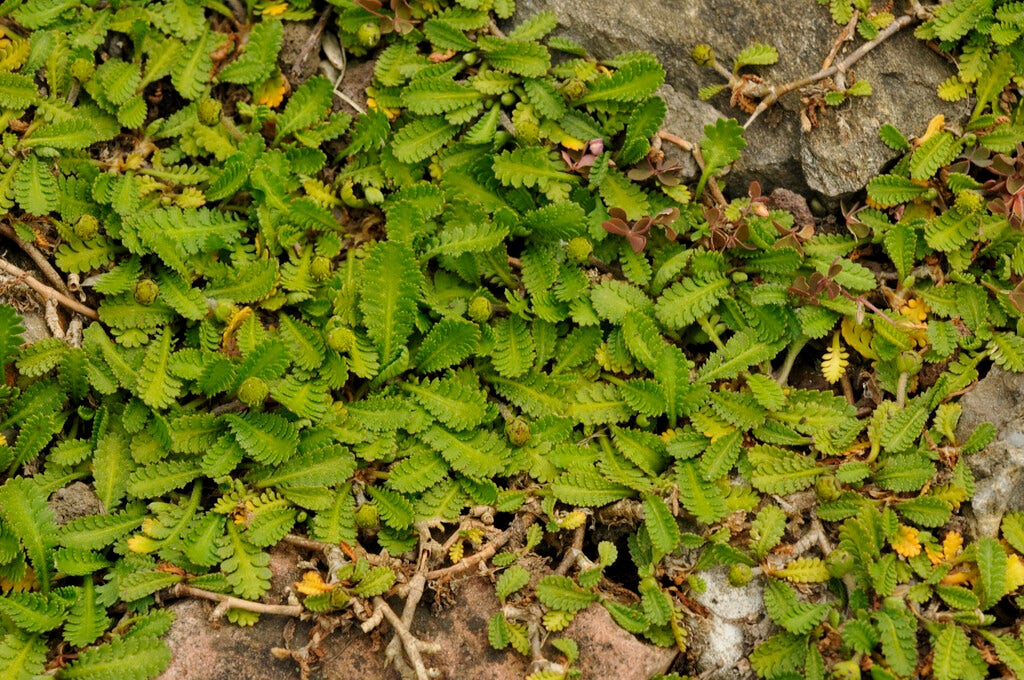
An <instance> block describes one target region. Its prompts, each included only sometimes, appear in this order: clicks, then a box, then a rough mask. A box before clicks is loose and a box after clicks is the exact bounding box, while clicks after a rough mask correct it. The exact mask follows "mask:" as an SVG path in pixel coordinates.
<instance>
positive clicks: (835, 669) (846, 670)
mask: <svg viewBox="0 0 1024 680" xmlns="http://www.w3.org/2000/svg"><path fill="white" fill-rule="evenodd" d="M829 680H860V664H859V663H857V662H856V661H854V660H853V659H848V660H846V661H840V662H839V663H837V664H833V666H832V673H831V674H830V675H829Z"/></svg>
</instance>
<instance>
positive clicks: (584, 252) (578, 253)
mask: <svg viewBox="0 0 1024 680" xmlns="http://www.w3.org/2000/svg"><path fill="white" fill-rule="evenodd" d="M592 252H594V245H593V244H592V243H591V242H590V239H588V238H584V237H582V236H577V237H576V238H573V239H569V242H568V243H566V244H565V254H566V255H568V256H569V259H571V260H572V261H573V262H579V263H580V264H582V263H584V262H587V261H588V260H589V259H590V254H591V253H592Z"/></svg>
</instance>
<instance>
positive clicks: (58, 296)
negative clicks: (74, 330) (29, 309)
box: [0, 258, 100, 321]
mask: <svg viewBox="0 0 1024 680" xmlns="http://www.w3.org/2000/svg"><path fill="white" fill-rule="evenodd" d="M0 271H2V272H4V273H5V274H9V275H11V276H14V277H16V278H18V279H19V280H20V281H22V282H24V283H25V285H27V286H28V287H30V288H31V289H32V290H34V291H36V292H37V293H39V294H40V295H42V296H43V299H44V300H50V299H53V300H56V301H57V302H59V303H60V304H62V305H64V306H65V307H67V308H68V309H70V310H72V311H74V312H78V313H79V314H81V315H82V316H84V317H87V318H89V319H92V320H93V321H97V320H99V318H100V317H99V314H97V313H96V310H94V309H92V308H91V307H86V306H85V305H83V304H82V303H81V302H79V301H78V300H75V299H72V298H70V297H68V296H67V295H65V294H64V293H61V292H60V291H58V290H55V289H53V288H51V287H50V286H47V285H46V284H45V283H43V282H42V281H39V280H38V279H36V278H35V277H33V276H32V275H31V274H29V273H28V272H26V271H25V270H24V269H21V268H19V267H16V266H14V265H13V264H11V263H10V262H8V261H7V260H5V259H3V258H0Z"/></svg>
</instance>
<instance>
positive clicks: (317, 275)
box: [309, 255, 331, 281]
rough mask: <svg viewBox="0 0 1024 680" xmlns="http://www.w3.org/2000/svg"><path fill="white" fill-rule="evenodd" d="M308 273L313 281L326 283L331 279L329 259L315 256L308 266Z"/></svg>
mask: <svg viewBox="0 0 1024 680" xmlns="http://www.w3.org/2000/svg"><path fill="white" fill-rule="evenodd" d="M309 273H310V275H311V276H312V277H313V280H314V281H326V280H327V279H329V278H331V258H329V257H324V256H323V255H317V256H316V257H314V258H313V262H312V263H311V264H310V265H309Z"/></svg>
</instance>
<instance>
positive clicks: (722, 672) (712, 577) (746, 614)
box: [689, 567, 772, 680]
mask: <svg viewBox="0 0 1024 680" xmlns="http://www.w3.org/2000/svg"><path fill="white" fill-rule="evenodd" d="M727 574H728V569H727V568H725V567H718V568H716V569H712V570H710V571H705V572H701V574H700V576H701V578H702V579H704V582H705V583H706V584H707V589H706V590H705V591H704V592H703V593H700V594H698V595H695V596H694V599H695V600H697V602H699V603H700V604H702V605H704V607H705V608H706V609H707V611H708V616H707V617H706V618H703V619H697V620H695V621H691V624H692V625H691V626H690V637H691V645H690V647H691V649H690V651H689V657H690V658H691V659H693V660H694V666H695V667H694V668H693V669H692V670H690V672H691V673H692V674H694V675H700V676H701V677H713V678H719V679H721V680H748V678H754V673H753V671H752V670H751V668H750V664H749V663H748V662H747V661H746V659H747V658H748V657H749V656H750V652H751V651H752V650H753V648H754V646H755V645H756V644H757V643H759V642H761V641H762V640H763V639H764V638H766V637H767V636H768V634H769V631H770V630H771V629H772V623H771V620H770V619H769V618H768V616H767V612H765V609H764V583H763V580H762V579H761V578H760V577H757V578H754V579H753V580H752V581H751V582H750V583H748V584H747V585H745V586H742V587H740V588H737V587H736V586H733V585H732V584H730V583H729V579H728V576H727Z"/></svg>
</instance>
